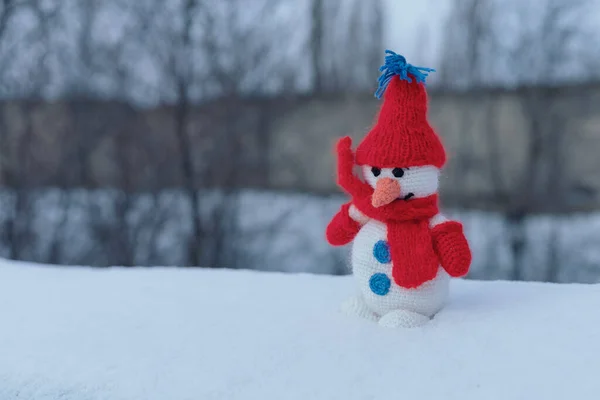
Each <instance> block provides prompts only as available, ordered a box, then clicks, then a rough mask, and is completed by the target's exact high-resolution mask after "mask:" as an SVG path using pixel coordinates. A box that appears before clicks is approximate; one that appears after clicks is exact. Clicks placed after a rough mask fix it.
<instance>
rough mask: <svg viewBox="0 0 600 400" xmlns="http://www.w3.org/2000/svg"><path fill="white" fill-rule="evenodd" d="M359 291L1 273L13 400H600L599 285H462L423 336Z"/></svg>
mask: <svg viewBox="0 0 600 400" xmlns="http://www.w3.org/2000/svg"><path fill="white" fill-rule="evenodd" d="M352 292H353V283H352V280H351V278H350V277H330V276H322V275H321V276H317V275H291V274H290V275H286V274H281V273H258V272H250V271H229V270H207V269H204V270H200V269H194V270H183V269H173V268H171V269H161V268H152V269H141V268H140V269H131V270H125V269H109V270H99V269H98V270H92V269H87V268H55V267H44V266H35V265H26V264H17V263H11V262H3V261H0V399H2V400H12V399H17V398H18V399H21V400H22V399H35V400H50V399H52V400H54V399H62V400H68V399H76V400H85V399H110V400H121V399H122V400H137V399H140V400H153V399H157V400H158V399H160V400H164V399H169V400H179V399H392V398H404V399H460V400H468V399H526V398H527V399H545V400H549V399H565V398H575V399H589V398H595V397H596V395H597V393H599V392H600V380H598V379H597V372H598V371H600V357H599V355H600V340H599V339H600V313H599V312H598V305H599V304H600V285H575V284H574V285H551V284H539V283H538V284H535V283H508V282H477V281H456V282H454V283H453V287H452V296H451V303H450V304H449V306H448V307H447V308H446V309H445V310H443V311H442V312H441V313H440V314H438V316H436V317H435V318H434V319H433V320H432V322H431V323H430V324H429V325H427V326H426V327H423V328H417V329H415V330H386V329H383V328H381V327H379V326H377V325H376V324H374V323H370V322H367V321H362V320H356V319H352V318H349V317H346V316H344V315H342V314H340V313H339V312H338V307H339V304H340V302H341V301H342V300H343V299H344V298H346V297H347V296H349V295H350V294H351V293H352Z"/></svg>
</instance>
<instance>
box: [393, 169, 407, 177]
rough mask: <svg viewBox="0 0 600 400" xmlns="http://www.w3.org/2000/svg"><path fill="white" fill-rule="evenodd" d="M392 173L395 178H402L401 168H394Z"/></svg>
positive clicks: (402, 171)
mask: <svg viewBox="0 0 600 400" xmlns="http://www.w3.org/2000/svg"><path fill="white" fill-rule="evenodd" d="M392 174H394V176H395V177H396V178H402V177H403V176H404V170H403V169H402V168H394V169H393V170H392Z"/></svg>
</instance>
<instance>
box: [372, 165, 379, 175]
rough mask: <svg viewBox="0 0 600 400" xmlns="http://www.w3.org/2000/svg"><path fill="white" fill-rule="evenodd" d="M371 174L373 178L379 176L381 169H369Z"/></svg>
mask: <svg viewBox="0 0 600 400" xmlns="http://www.w3.org/2000/svg"><path fill="white" fill-rule="evenodd" d="M371 172H372V173H373V176H379V174H381V169H379V168H377V167H373V168H371Z"/></svg>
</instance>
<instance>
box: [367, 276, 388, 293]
mask: <svg viewBox="0 0 600 400" xmlns="http://www.w3.org/2000/svg"><path fill="white" fill-rule="evenodd" d="M391 285H392V282H390V278H388V276H387V275H386V274H383V273H381V272H379V273H377V274H373V275H371V278H370V279H369V287H370V288H371V292H373V293H375V294H377V295H379V296H385V295H386V294H388V292H389V291H390V286H391Z"/></svg>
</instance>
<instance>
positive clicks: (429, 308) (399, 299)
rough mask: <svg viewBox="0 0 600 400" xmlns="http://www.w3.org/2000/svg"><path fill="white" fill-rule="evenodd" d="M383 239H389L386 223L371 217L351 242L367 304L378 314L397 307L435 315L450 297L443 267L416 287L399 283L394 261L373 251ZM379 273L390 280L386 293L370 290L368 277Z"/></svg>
mask: <svg viewBox="0 0 600 400" xmlns="http://www.w3.org/2000/svg"><path fill="white" fill-rule="evenodd" d="M435 222H437V221H435ZM435 222H434V224H435ZM381 240H383V241H387V229H386V226H385V224H383V223H382V222H379V221H375V220H369V221H368V222H367V223H366V224H365V225H364V226H363V227H362V228H361V229H360V231H359V232H358V234H357V235H356V237H355V238H354V243H353V246H352V257H351V265H352V272H353V275H354V277H355V279H356V282H357V284H358V289H359V291H360V293H361V294H362V297H363V299H364V301H365V303H366V305H367V307H368V308H369V309H370V310H371V311H373V312H374V313H375V314H377V315H378V316H384V315H385V314H387V313H389V312H391V311H394V310H405V311H411V312H414V313H418V314H421V315H424V316H427V317H432V316H433V315H434V314H435V313H437V312H438V311H439V310H440V309H441V308H442V307H443V305H444V303H445V301H446V298H447V297H448V287H449V282H450V276H449V275H448V274H447V273H446V271H444V269H443V268H441V267H440V269H439V270H438V274H437V276H436V277H435V278H434V279H432V280H430V281H427V282H425V283H424V284H422V285H421V286H419V287H417V288H414V289H406V288H403V287H400V286H398V285H397V284H396V283H395V282H394V279H393V277H392V264H391V263H381V262H379V261H378V260H377V259H376V258H375V256H374V254H373V248H374V246H375V244H376V243H377V242H378V241H381ZM392 261H393V260H392ZM377 273H383V274H385V275H387V277H388V278H389V279H390V281H391V285H390V288H389V291H388V292H387V293H386V294H385V295H379V294H376V293H374V292H373V291H372V290H371V287H370V284H369V280H370V279H371V277H372V276H373V275H374V274H377Z"/></svg>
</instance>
